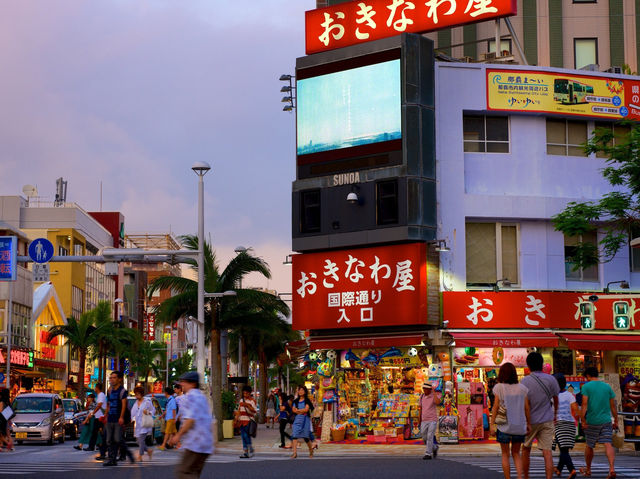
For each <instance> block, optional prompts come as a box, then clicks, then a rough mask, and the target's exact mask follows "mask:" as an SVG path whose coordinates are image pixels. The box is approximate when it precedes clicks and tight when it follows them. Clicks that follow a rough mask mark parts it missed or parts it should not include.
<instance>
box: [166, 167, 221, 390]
mask: <svg viewBox="0 0 640 479" xmlns="http://www.w3.org/2000/svg"><path fill="white" fill-rule="evenodd" d="M191 169H192V170H193V171H194V172H195V174H196V175H198V259H197V264H198V318H197V320H198V345H197V348H196V365H197V370H198V375H199V376H200V380H201V381H202V383H201V384H204V364H205V351H204V175H206V174H207V172H208V171H209V170H210V169H211V166H210V165H209V163H206V162H204V161H197V162H195V163H194V164H193V166H192V167H191ZM167 369H169V366H167Z"/></svg>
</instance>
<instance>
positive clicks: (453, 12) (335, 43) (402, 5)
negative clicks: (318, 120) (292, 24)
mask: <svg viewBox="0 0 640 479" xmlns="http://www.w3.org/2000/svg"><path fill="white" fill-rule="evenodd" d="M516 5H517V2H516V0H426V1H425V0H420V1H408V0H366V1H354V2H347V3H341V4H339V5H334V6H331V7H326V8H319V9H316V10H310V11H307V12H305V32H306V51H307V55H310V54H312V53H318V52H322V51H325V50H333V49H335V48H342V47H346V46H349V45H355V44H357V43H363V42H369V41H372V40H379V39H381V38H387V37H392V36H395V35H400V34H401V33H425V32H430V31H434V30H439V29H441V28H448V27H452V26H458V25H465V24H468V23H476V22H484V21H487V20H492V19H496V18H501V17H507V16H510V15H515V14H516V13H517V6H516Z"/></svg>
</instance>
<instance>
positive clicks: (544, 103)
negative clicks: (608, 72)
mask: <svg viewBox="0 0 640 479" xmlns="http://www.w3.org/2000/svg"><path fill="white" fill-rule="evenodd" d="M632 88H633V86H632V85H631V84H630V82H628V81H626V80H622V79H619V78H610V77H606V76H587V75H567V74H565V73H563V72H540V71H531V70H528V71H527V70H506V69H505V70H499V69H487V108H488V109H489V110H500V111H520V112H542V113H552V114H553V113H556V114H560V115H577V116H587V117H597V118H611V119H615V120H622V119H625V118H627V119H638V116H637V115H634V114H633V107H634V106H635V105H632V104H631V99H632V96H633V95H632V92H631V89H632ZM636 88H637V86H636ZM636 108H638V107H637V106H636Z"/></svg>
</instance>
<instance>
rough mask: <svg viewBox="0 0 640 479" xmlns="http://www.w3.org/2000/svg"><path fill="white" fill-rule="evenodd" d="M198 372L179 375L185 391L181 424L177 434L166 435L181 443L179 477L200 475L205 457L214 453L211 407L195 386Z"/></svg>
mask: <svg viewBox="0 0 640 479" xmlns="http://www.w3.org/2000/svg"><path fill="white" fill-rule="evenodd" d="M199 384H200V376H199V375H198V373H197V372H195V371H191V372H188V373H186V374H184V375H182V377H181V378H180V385H181V386H182V389H183V391H184V393H185V394H184V396H183V399H182V406H181V411H180V415H181V417H182V424H181V425H180V430H179V431H178V433H177V434H174V435H173V436H172V437H171V439H169V444H171V445H176V444H178V443H182V450H183V452H182V459H181V461H180V464H178V467H177V469H176V472H177V477H178V478H179V479H187V478H193V477H200V474H202V469H203V468H204V464H205V461H206V460H207V457H209V455H210V454H213V434H212V433H211V422H212V420H211V409H210V408H209V402H208V401H207V398H206V397H205V396H204V394H202V392H201V391H200V389H198V387H199Z"/></svg>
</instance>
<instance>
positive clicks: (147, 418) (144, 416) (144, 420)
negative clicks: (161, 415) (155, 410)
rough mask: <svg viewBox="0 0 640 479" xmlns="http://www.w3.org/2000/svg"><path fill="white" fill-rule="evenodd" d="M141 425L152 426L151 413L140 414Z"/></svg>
mask: <svg viewBox="0 0 640 479" xmlns="http://www.w3.org/2000/svg"><path fill="white" fill-rule="evenodd" d="M142 427H144V428H153V416H151V414H142Z"/></svg>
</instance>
